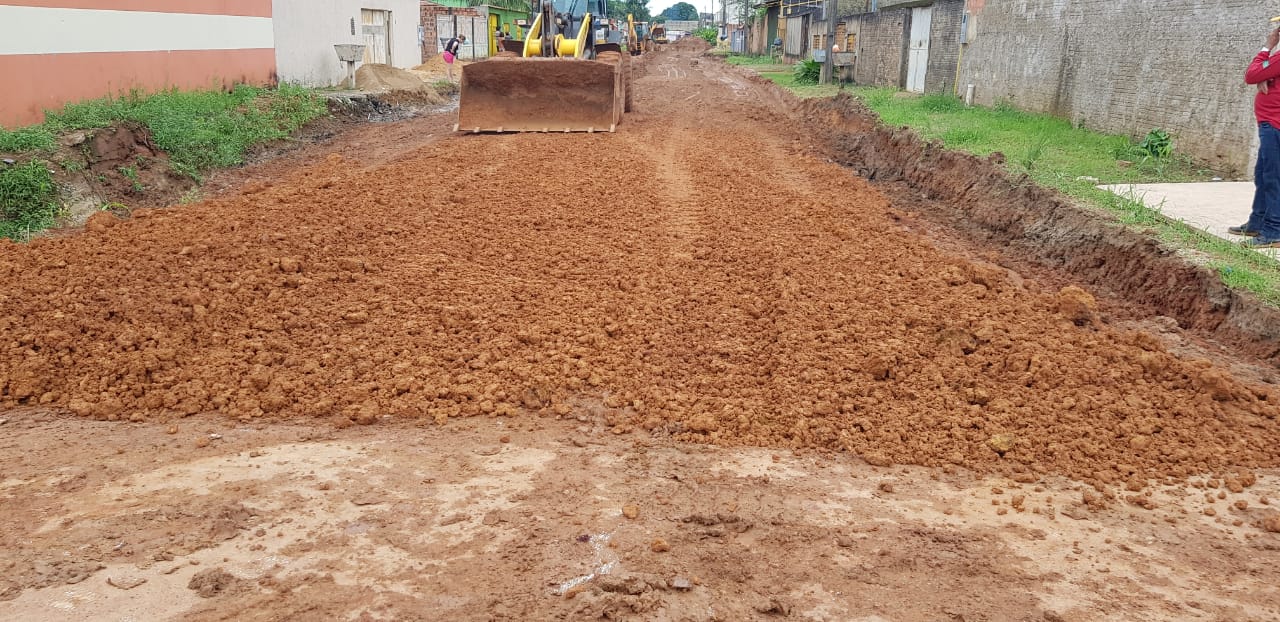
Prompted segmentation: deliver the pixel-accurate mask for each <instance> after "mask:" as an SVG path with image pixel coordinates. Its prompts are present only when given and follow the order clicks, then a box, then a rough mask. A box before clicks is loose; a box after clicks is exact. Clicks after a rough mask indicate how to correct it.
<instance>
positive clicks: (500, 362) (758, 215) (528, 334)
mask: <svg viewBox="0 0 1280 622" xmlns="http://www.w3.org/2000/svg"><path fill="white" fill-rule="evenodd" d="M672 69H678V71H670V70H672ZM636 70H637V78H638V80H637V83H638V85H639V87H638V89H637V97H638V98H639V99H640V101H639V104H640V106H639V109H640V110H641V111H642V112H641V113H637V114H632V115H628V116H627V117H626V119H625V120H624V123H623V125H622V126H620V129H619V132H618V133H617V134H613V135H586V134H573V135H565V134H555V135H542V134H520V135H496V136H495V135H483V136H458V137H451V138H448V139H445V140H442V141H440V142H438V143H436V144H435V145H433V146H432V147H431V148H429V149H421V150H419V151H416V152H414V153H412V154H410V155H408V156H406V157H404V158H401V159H397V160H394V161H392V162H390V163H386V164H382V165H379V166H376V167H373V168H369V169H365V168H363V167H362V166H360V164H359V163H358V162H354V161H351V160H346V159H343V158H341V157H337V156H334V157H331V158H330V159H328V160H327V161H323V162H317V163H316V164H315V165H314V166H313V167H310V168H306V169H302V170H299V171H296V172H294V173H292V174H288V175H285V176H282V177H281V178H280V179H278V180H276V181H275V182H274V183H271V184H260V185H258V186H256V187H253V188H249V189H248V190H247V191H246V192H245V193H244V194H242V195H240V196H236V197H231V198H227V199H220V200H212V201H207V202H204V203H200V204H195V205H190V206H185V207H181V208H174V209H167V210H150V211H149V210H142V211H139V212H135V213H134V217H133V218H132V219H130V220H125V221H117V220H116V219H115V218H114V217H112V216H110V215H106V214H103V215H98V216H96V217H95V218H94V219H93V220H92V221H91V222H90V223H89V225H88V226H87V227H86V230H85V231H84V233H83V235H80V236H73V237H68V238H64V239H51V240H37V241H35V242H33V243H31V244H30V245H26V246H19V245H14V244H0V292H2V293H0V330H2V331H3V334H4V335H6V336H7V337H8V339H6V340H5V342H4V343H3V344H2V346H0V403H2V404H3V405H4V406H6V407H14V406H18V405H23V404H45V405H50V406H54V407H60V408H66V409H69V410H70V411H72V412H74V413H76V414H77V415H81V416H84V417H93V418H98V419H107V420H143V419H161V420H163V419H170V418H178V417H182V416H184V415H191V414H194V413H201V412H207V411H215V412H219V413H223V414H225V415H226V416H227V417H232V418H235V419H238V420H241V421H253V420H284V419H290V420H297V419H306V420H313V421H315V422H316V423H317V424H318V425H325V426H328V425H333V424H334V423H337V424H339V425H348V424H350V423H351V422H358V423H362V424H368V423H374V422H377V421H379V420H381V419H383V418H387V417H391V418H409V419H419V420H422V421H424V422H432V421H434V422H442V421H445V420H447V419H449V418H454V417H475V416H484V417H531V416H544V417H545V416H552V417H554V416H557V415H569V414H571V413H572V411H573V405H574V404H575V403H578V401H579V400H582V399H584V398H601V399H603V402H604V404H605V405H606V407H607V408H608V412H607V414H606V417H607V418H608V419H609V421H610V423H611V425H613V426H615V427H614V429H615V431H616V432H618V433H622V432H626V431H631V430H644V431H647V432H649V433H652V434H654V435H659V436H670V437H674V438H676V439H682V440H691V441H699V442H707V443H713V444H719V445H761V446H769V447H787V448H814V449H821V450H838V451H850V452H857V453H858V454H860V455H862V456H863V457H865V458H866V459H867V461H869V462H871V463H873V464H887V463H909V464H921V465H962V466H964V467H968V468H971V469H975V470H977V471H980V472H993V471H1000V472H1007V473H1011V474H1018V473H1026V474H1032V473H1041V474H1043V473H1058V474H1064V475H1069V476H1073V477H1076V478H1083V479H1086V480H1091V481H1096V482H1121V481H1131V482H1133V486H1134V487H1140V486H1141V483H1142V480H1145V479H1146V478H1153V477H1166V476H1173V477H1182V476H1188V475H1191V474H1199V473H1206V472H1211V473H1219V474H1234V473H1236V470H1237V468H1241V467H1243V468H1251V467H1274V466H1277V465H1278V464H1280V455H1278V454H1277V452H1276V450H1275V448H1276V447H1278V446H1280V429H1278V428H1277V424H1276V421H1275V417H1276V414H1277V413H1278V412H1280V408H1277V405H1276V403H1275V402H1276V400H1277V399H1280V395H1277V394H1276V393H1273V389H1272V388H1270V387H1267V386H1260V385H1259V386H1250V385H1247V384H1245V383H1242V382H1240V381H1237V380H1236V379H1234V378H1233V377H1232V376H1231V375H1230V374H1229V373H1227V372H1226V371H1224V370H1223V369H1222V368H1221V367H1219V366H1218V365H1216V364H1214V363H1211V362H1209V361H1202V360H1186V359H1183V358H1180V357H1178V356H1175V355H1173V354H1170V353H1169V352H1166V351H1165V350H1164V348H1163V347H1162V345H1161V343H1160V341H1159V340H1158V339H1156V338H1155V337H1153V336H1152V335H1149V334H1146V333H1142V332H1127V331H1123V330H1120V329H1117V328H1115V327H1113V326H1111V325H1108V324H1107V323H1106V322H1105V321H1104V320H1103V318H1101V317H1100V316H1099V314H1098V313H1097V312H1096V310H1095V303H1094V302H1093V299H1092V297H1091V296H1090V295H1089V293H1088V292H1086V291H1084V290H1080V289H1070V288H1069V289H1065V290H1062V291H1058V290H1057V289H1056V288H1052V289H1043V288H1041V286H1040V285H1039V284H1038V283H1037V282H1036V281H1035V280H1033V279H1029V278H1024V277H1023V276H1022V275H1020V274H1018V273H1015V272H1012V271H1010V270H1008V269H1005V268H1002V267H999V266H996V265H992V264H989V263H984V262H982V261H978V260H975V259H972V258H969V257H965V256H961V255H959V254H956V253H953V252H948V251H943V250H940V249H939V248H937V247H935V246H934V245H933V244H931V242H930V241H929V240H928V239H927V238H924V237H922V236H920V235H918V234H914V233H910V232H908V231H906V230H905V229H903V228H902V227H901V226H900V224H899V223H898V219H899V218H900V216H901V214H900V213H899V212H898V211H896V210H894V209H891V208H890V206H889V203H888V202H887V200H886V198H885V197H884V196H883V195H882V194H881V193H880V192H879V191H877V190H876V189H875V188H873V187H871V186H870V185H869V184H868V183H867V182H866V181H865V180H863V179H861V178H858V177H855V176H853V175H851V174H849V173H848V172H847V171H846V170H845V169H843V168H841V167H840V166H838V165H836V164H833V163H827V162H823V161H820V160H818V159H816V158H813V157H809V156H807V155H805V154H804V153H802V152H803V149H802V147H801V144H800V141H799V136H798V135H796V134H794V133H793V132H791V131H790V130H786V129H783V128H782V127H780V126H779V125H778V124H776V123H775V122H776V120H778V119H779V116H778V115H779V114H780V111H779V110H778V109H777V108H776V107H774V106H773V104H770V103H767V102H769V101H772V100H774V99H776V95H775V94H772V93H771V92H766V91H765V90H764V89H763V87H761V86H760V85H758V84H753V83H752V82H750V81H749V80H746V79H744V78H742V77H741V76H739V74H737V73H736V72H733V71H730V70H727V69H724V68H722V67H721V66H719V65H718V64H716V63H712V62H708V61H703V62H698V61H697V60H695V59H693V58H692V54H691V53H681V52H679V50H678V49H677V50H674V51H672V52H669V53H664V54H659V55H657V56H656V57H655V58H653V59H650V60H648V61H646V62H645V63H644V67H637V68H636ZM646 70H647V71H648V73H649V76H648V77H644V78H641V77H640V76H641V75H642V73H643V72H644V71H646ZM670 93H678V94H679V96H670V95H669V94H670ZM563 154H574V155H568V156H566V155H563ZM1232 477H1234V478H1235V479H1236V481H1237V482H1239V483H1240V484H1241V485H1248V483H1249V482H1250V481H1251V478H1252V475H1251V474H1250V473H1248V472H1247V471H1242V472H1240V473H1238V474H1235V475H1232Z"/></svg>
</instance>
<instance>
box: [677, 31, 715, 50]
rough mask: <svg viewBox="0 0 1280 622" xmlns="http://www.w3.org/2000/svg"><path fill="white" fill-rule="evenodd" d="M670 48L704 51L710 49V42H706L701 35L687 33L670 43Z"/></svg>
mask: <svg viewBox="0 0 1280 622" xmlns="http://www.w3.org/2000/svg"><path fill="white" fill-rule="evenodd" d="M670 49H672V50H679V51H682V52H705V51H707V50H709V49H711V44H710V43H707V41H706V39H703V38H702V37H695V36H693V35H688V36H684V37H680V39H679V40H678V41H676V42H675V43H672V44H671V45H670Z"/></svg>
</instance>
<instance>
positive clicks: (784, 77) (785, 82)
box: [760, 71, 840, 97]
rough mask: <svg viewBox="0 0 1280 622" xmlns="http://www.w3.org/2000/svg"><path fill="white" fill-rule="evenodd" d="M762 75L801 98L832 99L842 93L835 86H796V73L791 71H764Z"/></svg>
mask: <svg viewBox="0 0 1280 622" xmlns="http://www.w3.org/2000/svg"><path fill="white" fill-rule="evenodd" d="M760 75H762V76H764V77H766V78H768V79H770V80H772V81H774V82H776V83H778V84H780V85H782V86H784V87H786V88H787V90H789V91H791V92H792V93H795V94H796V95H798V96H800V97H832V96H834V95H835V94H836V93H839V92H840V88H839V87H838V86H836V85H834V84H812V85H808V84H796V76H795V73H793V72H791V71H763V72H761V73H760Z"/></svg>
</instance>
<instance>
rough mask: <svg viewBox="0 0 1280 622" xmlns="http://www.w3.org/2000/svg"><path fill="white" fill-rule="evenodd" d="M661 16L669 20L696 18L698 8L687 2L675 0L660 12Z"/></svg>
mask: <svg viewBox="0 0 1280 622" xmlns="http://www.w3.org/2000/svg"><path fill="white" fill-rule="evenodd" d="M662 16H663V17H665V18H667V19H670V20H676V21H680V20H697V19H698V8H697V7H695V6H693V5H692V4H689V3H688V2H677V3H675V4H673V5H671V6H669V7H667V10H665V11H663V12H662Z"/></svg>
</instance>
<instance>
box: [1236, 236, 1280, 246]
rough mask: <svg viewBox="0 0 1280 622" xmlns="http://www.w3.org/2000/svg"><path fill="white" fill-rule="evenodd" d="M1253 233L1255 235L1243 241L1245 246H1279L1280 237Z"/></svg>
mask: <svg viewBox="0 0 1280 622" xmlns="http://www.w3.org/2000/svg"><path fill="white" fill-rule="evenodd" d="M1254 235H1255V236H1257V237H1255V238H1253V239H1252V240H1248V241H1246V242H1244V243H1243V244H1244V245H1245V246H1246V247H1248V248H1255V249H1261V248H1280V238H1264V237H1262V236H1260V235H1258V234H1257V233H1254Z"/></svg>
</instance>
